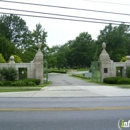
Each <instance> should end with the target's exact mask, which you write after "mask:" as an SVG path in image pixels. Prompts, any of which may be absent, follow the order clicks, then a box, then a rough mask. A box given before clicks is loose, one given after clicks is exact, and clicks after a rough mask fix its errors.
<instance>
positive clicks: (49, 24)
mask: <svg viewBox="0 0 130 130" xmlns="http://www.w3.org/2000/svg"><path fill="white" fill-rule="evenodd" d="M2 1H6V0H0V8H9V9H10V10H5V9H0V12H4V13H5V12H6V13H14V14H15V13H22V14H29V15H30V14H31V15H42V16H47V17H59V16H53V15H46V14H33V13H26V12H17V11H13V10H11V9H21V10H30V11H37V12H44V13H55V14H62V15H73V16H79V17H90V18H98V19H107V20H114V21H115V20H116V21H122V22H130V21H129V20H130V18H129V17H130V16H129V15H127V16H126V15H117V14H116V15H115V14H106V13H99V12H90V11H81V10H71V9H61V8H54V7H53V8H52V7H47V6H36V5H35V6H34V5H25V4H16V3H9V2H2ZM8 1H17V2H28V3H36V4H44V5H54V6H65V7H72V8H81V9H89V10H101V11H108V12H118V13H127V14H129V12H130V1H129V0H123V1H122V0H114V1H113V0H31V1H26V0H8ZM104 2H106V3H104ZM107 2H108V3H107ZM109 2H112V3H116V4H110V3H109ZM117 3H122V5H120V4H117ZM21 17H22V18H23V19H24V20H25V21H26V24H27V26H28V27H29V29H30V30H31V31H33V30H34V29H35V27H36V24H38V23H40V24H41V25H42V27H43V28H44V29H45V31H46V32H47V35H48V36H47V38H46V41H47V45H48V46H49V47H52V46H55V45H63V44H65V43H67V42H68V41H69V40H74V39H75V38H76V37H77V36H78V35H79V34H80V33H82V32H88V33H89V34H91V36H92V38H93V39H95V40H96V39H97V36H98V35H99V34H100V30H103V29H104V28H105V26H106V25H108V24H101V23H92V22H79V21H67V20H56V19H48V18H38V17H27V16H21ZM60 18H61V17H60ZM62 18H63V17H62ZM64 18H65V17H64ZM67 18H68V17H67ZM69 19H74V18H69ZM82 20H83V19H82ZM84 20H87V19H84ZM91 21H92V20H91ZM129 24H130V23H129Z"/></svg>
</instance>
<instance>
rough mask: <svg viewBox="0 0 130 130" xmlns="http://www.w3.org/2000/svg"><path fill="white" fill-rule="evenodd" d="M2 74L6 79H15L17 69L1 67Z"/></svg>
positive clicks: (0, 72) (0, 73)
mask: <svg viewBox="0 0 130 130" xmlns="http://www.w3.org/2000/svg"><path fill="white" fill-rule="evenodd" d="M0 75H1V76H2V77H4V79H5V80H9V81H14V80H15V79H16V78H17V75H18V73H17V70H15V69H14V68H12V67H9V68H2V69H0Z"/></svg>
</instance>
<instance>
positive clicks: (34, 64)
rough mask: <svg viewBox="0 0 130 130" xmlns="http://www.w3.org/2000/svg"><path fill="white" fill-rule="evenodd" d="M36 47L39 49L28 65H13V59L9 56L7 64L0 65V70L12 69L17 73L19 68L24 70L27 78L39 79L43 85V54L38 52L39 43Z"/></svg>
mask: <svg viewBox="0 0 130 130" xmlns="http://www.w3.org/2000/svg"><path fill="white" fill-rule="evenodd" d="M38 47H39V49H38V51H37V53H36V55H35V57H34V60H33V61H31V62H30V63H15V61H14V57H13V56H11V57H10V61H9V63H0V68H3V67H6V68H9V67H13V68H15V69H16V70H17V71H18V70H19V68H26V69H27V78H36V79H40V80H41V83H43V82H44V80H43V75H44V71H43V67H44V66H43V53H42V52H41V50H40V47H41V45H40V43H39V44H38ZM18 78H19V77H18Z"/></svg>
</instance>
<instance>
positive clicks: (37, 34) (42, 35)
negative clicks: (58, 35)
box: [32, 23, 49, 54]
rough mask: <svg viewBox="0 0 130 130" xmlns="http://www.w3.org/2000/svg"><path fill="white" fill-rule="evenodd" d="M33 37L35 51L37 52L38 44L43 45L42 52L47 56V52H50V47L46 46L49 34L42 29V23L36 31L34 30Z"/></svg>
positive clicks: (37, 26)
mask: <svg viewBox="0 0 130 130" xmlns="http://www.w3.org/2000/svg"><path fill="white" fill-rule="evenodd" d="M32 36H33V44H32V47H33V48H34V49H35V50H37V43H42V44H41V50H42V52H43V53H44V54H46V53H47V51H48V50H49V47H48V46H47V44H46V37H47V32H45V29H42V25H41V24H40V23H39V24H36V29H35V30H33V33H32Z"/></svg>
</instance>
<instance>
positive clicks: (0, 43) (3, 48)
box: [0, 35, 16, 61]
mask: <svg viewBox="0 0 130 130" xmlns="http://www.w3.org/2000/svg"><path fill="white" fill-rule="evenodd" d="M15 50H16V49H15V46H14V45H13V44H12V43H10V42H9V40H8V39H6V38H5V37H4V36H2V35H0V53H1V54H2V55H3V57H4V58H5V60H6V61H8V60H9V57H10V56H11V55H12V54H15Z"/></svg>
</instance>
